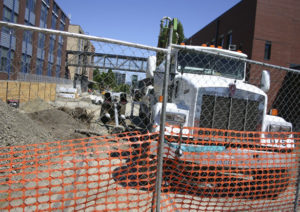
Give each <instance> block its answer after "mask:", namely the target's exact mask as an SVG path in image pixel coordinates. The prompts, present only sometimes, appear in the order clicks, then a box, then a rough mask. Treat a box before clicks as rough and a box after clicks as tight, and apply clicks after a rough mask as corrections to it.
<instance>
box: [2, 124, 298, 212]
mask: <svg viewBox="0 0 300 212" xmlns="http://www.w3.org/2000/svg"><path fill="white" fill-rule="evenodd" d="M173 131H174V130H171V132H172V133H170V132H166V136H165V143H164V144H165V148H164V155H163V157H164V163H163V184H162V185H161V186H162V195H161V210H162V211H274V210H275V211H292V210H293V209H294V203H295V199H296V183H297V180H298V174H299V152H300V151H299V137H300V134H299V133H262V132H236V131H224V130H212V129H198V128H185V129H184V130H183V132H184V133H183V134H180V133H179V132H178V131H176V130H175V133H174V132H173ZM157 141H158V134H157V133H148V134H140V133H139V132H130V133H122V134H117V135H107V136H100V137H92V138H86V139H76V140H68V141H58V142H50V143H42V144H35V145H27V146H13V147H6V148H0V210H1V211H11V210H13V211H19V210H20V211H49V210H54V211H62V210H66V211H120V210H121V211H124V210H125V211H151V210H152V209H154V208H155V203H154V202H153V201H154V190H155V181H156V170H157V147H158V146H157V145H158V142H157Z"/></svg>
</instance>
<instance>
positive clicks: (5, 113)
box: [0, 100, 54, 147]
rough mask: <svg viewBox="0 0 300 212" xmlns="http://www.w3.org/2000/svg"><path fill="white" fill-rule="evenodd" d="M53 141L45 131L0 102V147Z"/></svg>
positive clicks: (25, 116) (24, 115) (23, 115)
mask: <svg viewBox="0 0 300 212" xmlns="http://www.w3.org/2000/svg"><path fill="white" fill-rule="evenodd" d="M51 140H54V137H53V136H52V135H51V133H49V131H48V130H47V129H45V128H44V127H41V126H40V125H39V124H38V123H36V122H35V121H33V120H32V119H31V118H29V117H28V116H27V115H26V114H23V113H20V112H19V111H18V110H17V109H15V108H12V107H10V106H9V105H7V104H6V103H4V102H2V101H1V100H0V146H2V147H3V146H11V145H24V144H30V143H40V142H45V141H51Z"/></svg>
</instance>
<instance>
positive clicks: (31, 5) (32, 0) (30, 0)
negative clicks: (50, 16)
mask: <svg viewBox="0 0 300 212" xmlns="http://www.w3.org/2000/svg"><path fill="white" fill-rule="evenodd" d="M35 5H36V0H26V8H27V9H29V10H30V11H32V12H33V11H34V10H35Z"/></svg>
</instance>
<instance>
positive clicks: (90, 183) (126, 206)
mask: <svg viewBox="0 0 300 212" xmlns="http://www.w3.org/2000/svg"><path fill="white" fill-rule="evenodd" d="M155 138H156V134H152V135H150V134H149V135H141V134H139V133H138V132H135V133H134V132H130V133H123V134H118V135H110V136H101V137H93V138H86V139H77V140H69V141H58V142H51V143H42V144H35V145H28V146H14V147H7V148H1V149H0V166H1V170H0V211H6V210H7V211H10V210H14V211H15V210H17V211H24V210H25V211H49V210H51V211H52V210H54V211H62V210H67V211H79V210H84V211H95V210H97V211H120V210H130V211H138V210H143V211H149V210H150V209H151V207H152V195H153V189H154V184H155V178H156V160H154V159H152V158H150V157H148V155H149V154H148V153H147V151H149V149H150V147H151V145H152V144H151V143H152V142H151V141H152V140H153V139H155ZM151 148H152V147H151ZM155 148H156V147H155V146H154V149H155Z"/></svg>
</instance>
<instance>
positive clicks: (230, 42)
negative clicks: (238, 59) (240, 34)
mask: <svg viewBox="0 0 300 212" xmlns="http://www.w3.org/2000/svg"><path fill="white" fill-rule="evenodd" d="M231 44H232V31H230V32H228V34H227V43H226V49H229V46H230V45H231Z"/></svg>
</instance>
